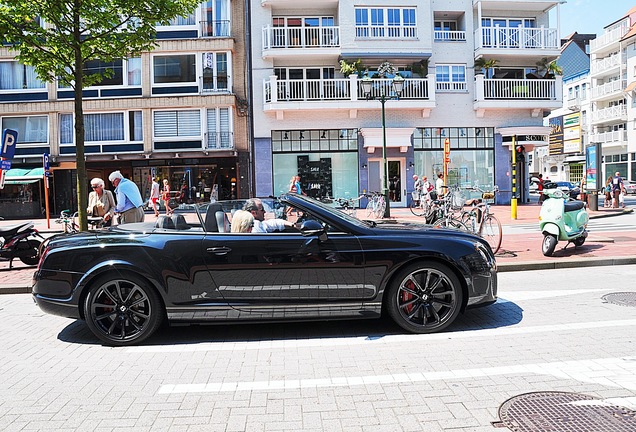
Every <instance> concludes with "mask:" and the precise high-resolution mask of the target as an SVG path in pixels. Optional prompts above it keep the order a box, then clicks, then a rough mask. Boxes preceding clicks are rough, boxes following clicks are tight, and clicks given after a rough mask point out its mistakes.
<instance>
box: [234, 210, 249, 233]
mask: <svg viewBox="0 0 636 432" xmlns="http://www.w3.org/2000/svg"><path fill="white" fill-rule="evenodd" d="M253 227H254V216H253V215H252V213H250V212H248V211H245V210H237V211H235V212H234V215H232V229H231V230H230V231H231V232H233V233H248V232H252V228H253Z"/></svg>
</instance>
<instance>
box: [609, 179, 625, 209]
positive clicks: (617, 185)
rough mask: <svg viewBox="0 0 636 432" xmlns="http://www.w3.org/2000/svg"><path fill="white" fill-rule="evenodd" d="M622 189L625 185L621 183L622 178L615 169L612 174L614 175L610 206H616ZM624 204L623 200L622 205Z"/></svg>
mask: <svg viewBox="0 0 636 432" xmlns="http://www.w3.org/2000/svg"><path fill="white" fill-rule="evenodd" d="M624 190H625V186H624V185H623V178H622V177H621V173H620V172H619V171H616V174H614V177H613V178H612V197H613V200H612V207H613V208H618V205H619V202H620V197H621V193H623V191H624ZM624 205H625V203H624V202H623V206H624Z"/></svg>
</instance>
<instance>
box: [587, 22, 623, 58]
mask: <svg viewBox="0 0 636 432" xmlns="http://www.w3.org/2000/svg"><path fill="white" fill-rule="evenodd" d="M628 31H629V27H628V26H623V27H619V28H616V29H614V30H612V31H609V32H607V33H603V34H602V35H600V36H599V37H597V38H596V39H592V40H591V41H590V53H592V54H595V53H596V52H597V51H602V50H603V49H610V48H612V47H613V46H614V45H617V46H618V42H620V40H621V38H622V37H623V36H625V34H626V33H627V32H628Z"/></svg>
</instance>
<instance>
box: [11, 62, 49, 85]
mask: <svg viewBox="0 0 636 432" xmlns="http://www.w3.org/2000/svg"><path fill="white" fill-rule="evenodd" d="M44 87H45V83H44V82H42V81H40V80H39V78H38V77H37V75H36V73H35V69H34V68H33V66H25V65H23V64H21V63H18V62H17V61H3V62H0V90H23V89H41V88H44Z"/></svg>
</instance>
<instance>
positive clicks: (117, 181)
mask: <svg viewBox="0 0 636 432" xmlns="http://www.w3.org/2000/svg"><path fill="white" fill-rule="evenodd" d="M108 180H110V182H111V183H112V184H113V186H115V196H116V197H117V206H116V207H115V213H118V214H119V223H120V224H125V223H134V222H143V221H144V217H145V215H144V209H143V204H144V202H143V199H142V198H141V193H139V188H138V187H137V185H136V184H135V183H134V182H132V181H130V180H128V179H125V178H124V176H123V175H121V172H119V171H113V172H112V173H110V175H109V176H108Z"/></svg>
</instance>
